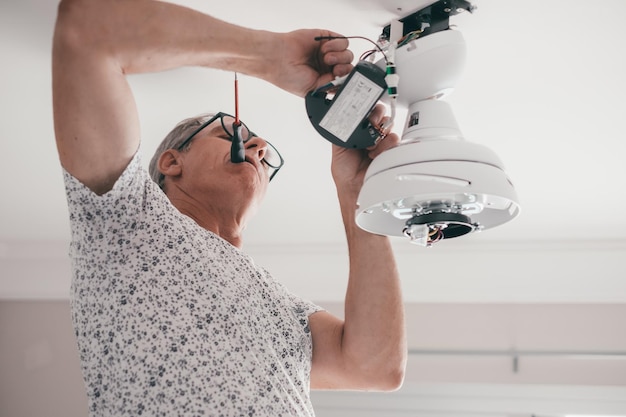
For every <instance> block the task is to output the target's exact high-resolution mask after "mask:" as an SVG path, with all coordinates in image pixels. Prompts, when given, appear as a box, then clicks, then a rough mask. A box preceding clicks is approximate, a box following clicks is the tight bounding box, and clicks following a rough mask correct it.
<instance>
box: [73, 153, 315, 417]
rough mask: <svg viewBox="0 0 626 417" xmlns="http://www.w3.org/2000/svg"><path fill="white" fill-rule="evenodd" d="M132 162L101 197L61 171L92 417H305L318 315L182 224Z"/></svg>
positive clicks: (226, 247) (244, 258)
mask: <svg viewBox="0 0 626 417" xmlns="http://www.w3.org/2000/svg"><path fill="white" fill-rule="evenodd" d="M140 155H141V152H137V154H136V155H135V157H134V158H133V159H132V161H131V162H130V163H129V165H128V167H127V168H126V169H125V171H124V172H123V174H122V175H121V177H120V178H119V179H118V181H117V182H116V184H115V186H114V187H113V189H112V190H111V191H109V192H108V193H106V194H104V195H102V196H97V195H96V194H94V193H93V192H92V191H90V190H89V189H88V188H86V187H85V186H84V185H83V184H81V183H80V182H79V181H78V180H77V179H76V178H74V177H72V176H71V175H70V174H69V173H67V172H66V171H64V179H65V184H66V191H67V200H68V205H69V211H70V224H71V231H72V242H71V244H70V257H71V259H72V267H73V277H72V285H71V311H72V320H73V323H74V328H75V333H76V338H77V342H78V348H79V353H80V360H81V366H82V372H83V377H84V380H85V384H86V389H87V395H88V400H89V410H90V416H92V417H94V416H140V415H145V416H272V417H276V416H313V415H314V412H313V407H312V405H311V401H310V398H309V386H310V384H309V380H310V367H311V356H312V342H311V334H310V331H309V327H308V316H309V315H310V314H312V313H314V312H316V311H318V310H320V308H319V307H317V306H315V305H313V304H312V303H310V302H307V301H304V300H302V299H299V298H297V297H295V296H294V295H292V294H291V293H290V292H288V291H287V290H286V289H285V288H284V287H283V286H282V285H281V284H280V283H278V282H277V281H276V280H275V279H273V278H272V276H271V275H270V274H269V273H268V272H267V271H266V270H265V269H263V268H261V267H259V266H257V265H255V263H254V261H253V260H252V258H250V257H249V256H248V255H246V254H245V253H243V252H242V251H240V250H239V249H237V248H236V247H234V246H232V245H231V244H230V243H228V242H227V241H225V240H223V239H221V238H220V237H219V236H217V235H215V234H213V233H211V232H209V231H207V230H205V229H203V228H201V227H199V226H198V225H197V224H196V223H195V222H194V221H193V220H192V219H191V218H189V217H187V216H185V215H183V214H181V213H180V212H179V211H178V210H177V209H176V208H175V207H174V206H172V205H171V203H170V202H169V200H168V199H167V197H166V196H165V194H164V193H163V192H162V191H161V190H160V189H159V187H158V186H157V185H156V184H154V182H153V181H152V180H151V179H150V177H149V175H148V173H147V171H146V170H145V169H144V168H143V167H142V162H141V156H140Z"/></svg>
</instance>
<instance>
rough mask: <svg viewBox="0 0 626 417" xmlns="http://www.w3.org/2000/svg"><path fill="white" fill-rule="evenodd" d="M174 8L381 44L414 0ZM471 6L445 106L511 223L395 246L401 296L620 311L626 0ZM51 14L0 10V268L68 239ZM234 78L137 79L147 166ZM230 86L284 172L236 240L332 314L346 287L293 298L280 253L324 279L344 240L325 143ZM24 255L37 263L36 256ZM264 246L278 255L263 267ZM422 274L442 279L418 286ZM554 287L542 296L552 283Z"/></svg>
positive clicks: (296, 106) (297, 115) (269, 103)
mask: <svg viewBox="0 0 626 417" xmlns="http://www.w3.org/2000/svg"><path fill="white" fill-rule="evenodd" d="M180 3H183V4H187V5H189V6H191V7H194V8H198V9H200V10H203V11H205V12H207V13H211V14H213V15H215V16H217V17H219V18H223V19H225V20H229V21H232V22H237V23H239V24H241V25H245V26H249V27H254V28H263V29H271V30H277V31H286V30H291V29H297V28H301V27H325V28H328V29H332V30H335V31H337V32H341V33H343V34H345V35H362V36H367V37H370V38H376V37H377V36H378V34H379V33H380V31H381V29H382V27H383V26H384V25H385V24H386V23H388V22H389V21H390V19H392V18H393V17H394V12H395V13H397V15H400V16H402V15H404V14H405V11H408V10H412V9H414V8H415V5H416V4H420V3H423V2H420V1H417V0H414V1H408V0H406V1H401V0H393V1H385V2H381V1H380V0H367V1H363V0H346V1H343V2H338V1H335V0H332V1H331V0H318V1H315V2H293V1H288V0H271V1H264V2H253V1H246V0H231V1H229V2H200V1H192V0H185V1H181V2H180ZM476 4H477V5H478V10H477V11H476V12H475V13H474V14H471V15H470V14H468V13H464V14H461V15H458V16H456V17H455V18H453V20H452V23H453V24H455V25H456V26H457V28H458V29H459V30H460V31H461V32H462V33H463V34H464V36H465V39H466V42H467V46H468V61H467V67H466V69H465V71H464V76H463V78H462V80H461V82H460V83H459V85H458V87H457V89H456V91H455V92H454V94H452V95H451V96H450V97H449V98H448V101H449V102H450V103H451V104H452V108H453V110H454V112H455V115H456V117H457V119H458V123H459V125H460V127H461V130H462V131H463V132H464V134H465V137H466V139H467V140H470V141H473V142H476V143H479V144H482V145H486V146H488V147H489V148H491V149H492V150H494V151H495V152H496V153H497V154H498V155H499V156H500V158H501V159H502V160H503V161H504V163H505V165H506V167H507V172H508V174H509V176H510V178H511V179H512V180H513V182H514V184H515V187H516V189H517V192H518V195H519V198H520V202H521V205H522V213H521V215H520V216H519V217H518V218H517V219H515V220H514V221H513V222H511V223H509V224H506V225H504V226H500V227H498V228H496V229H492V230H489V231H486V232H483V233H481V234H476V235H472V236H467V237H462V238H459V239H456V240H451V241H449V242H444V243H442V244H440V245H439V246H436V247H435V248H432V249H429V250H424V249H421V248H417V247H412V246H410V245H408V244H407V243H405V242H404V241H400V240H398V241H397V242H395V243H396V244H397V246H398V248H399V249H398V256H399V258H400V262H401V263H402V265H404V269H403V271H404V272H405V273H404V277H403V279H404V280H405V286H406V294H407V299H408V300H414V301H459V300H461V301H470V302H473V301H552V302H559V301H612V302H615V301H618V302H623V301H626V288H625V285H626V284H624V283H623V282H622V280H621V279H620V277H622V276H624V272H625V270H626V268H625V267H624V263H623V261H622V258H623V256H622V255H623V254H625V253H626V216H624V215H623V212H624V208H625V207H626V192H624V190H626V164H624V163H623V158H624V155H625V154H626V140H625V139H626V135H625V134H624V133H623V131H622V123H621V121H622V119H623V117H624V116H623V113H624V104H623V103H624V97H625V96H626V77H624V74H626V53H625V52H624V51H625V47H624V44H625V41H626V26H625V25H623V22H622V19H623V16H624V15H626V2H624V1H622V0H598V1H594V2H583V1H576V0H575V1H569V2H567V3H565V4H564V3H563V2H556V1H552V2H545V1H540V0H526V1H524V2H520V1H512V0H497V1H496V0H481V1H478V2H476ZM398 8H401V9H402V11H400V12H398V11H397V9H398ZM55 9H56V4H55V2H53V1H49V0H3V1H2V2H0V56H1V57H2V62H3V65H2V66H1V67H0V91H1V93H0V109H2V112H1V114H2V116H1V117H2V122H1V123H0V138H1V142H0V143H1V146H2V151H3V152H2V154H3V155H4V158H5V159H4V161H3V163H2V164H0V178H2V200H3V202H4V204H2V205H0V244H2V245H1V247H2V248H3V250H2V251H0V257H1V258H3V259H5V260H7V259H8V260H11V259H14V258H15V257H17V258H20V259H26V258H28V259H31V260H32V259H35V258H38V257H39V256H40V254H42V253H47V252H48V251H49V250H48V249H46V248H50V247H54V248H55V249H54V250H53V252H54V251H63V256H64V251H65V249H64V247H65V246H64V245H65V243H66V242H67V240H68V237H69V232H68V222H67V213H66V204H65V196H64V190H63V185H62V181H61V172H60V167H59V163H58V160H57V155H56V149H55V146H54V139H53V126H52V111H51V90H50V45H51V35H52V30H53V25H54V18H55V13H56V10H55ZM369 48H370V45H369V44H367V43H365V42H363V41H358V40H356V41H353V42H352V49H353V50H354V51H355V55H356V56H358V55H360V53H361V52H363V51H365V50H367V49H369ZM232 80H233V76H232V74H230V73H224V72H217V71H209V70H206V69H198V68H187V69H182V70H176V71H170V72H167V73H161V74H150V75H141V76H132V77H131V83H132V85H133V88H134V91H135V94H136V99H137V103H138V106H139V109H140V116H141V121H142V129H143V131H142V135H143V151H144V153H145V154H147V155H150V154H151V153H152V151H153V150H154V149H155V147H156V145H157V143H158V142H159V141H160V139H161V138H162V137H163V136H164V135H165V134H166V133H167V132H168V131H169V129H170V128H171V127H172V126H173V125H174V124H175V123H176V122H177V121H179V120H180V119H182V118H184V117H187V116H190V115H195V114H198V113H202V112H206V111H213V110H217V109H221V110H227V111H232V109H233V91H232V90H233V89H232V86H233V84H232ZM239 84H240V101H241V112H242V118H243V119H244V120H245V121H246V123H247V124H248V125H250V126H253V128H254V130H255V131H257V132H258V133H260V134H263V136H265V137H266V138H268V139H270V140H271V141H272V142H273V143H274V144H275V145H276V146H277V147H278V148H279V149H280V150H281V152H282V153H283V154H284V156H285V159H286V166H285V168H283V171H281V173H280V174H279V175H278V176H277V177H276V179H275V180H274V181H273V182H272V184H271V187H270V188H271V190H270V192H269V194H268V198H267V201H266V204H265V206H264V207H263V208H262V210H261V212H260V213H259V215H258V216H257V218H256V219H255V220H254V221H253V223H252V224H251V225H250V226H249V228H248V230H247V234H246V246H247V247H248V249H249V250H250V251H251V252H252V253H254V254H259V256H261V258H263V259H267V260H268V262H270V263H272V262H275V266H274V265H271V266H274V267H275V269H277V270H279V272H282V274H283V277H282V278H283V279H286V280H287V281H289V280H292V281H293V285H294V286H296V287H297V289H301V290H303V291H304V290H307V291H309V290H310V291H312V292H313V294H314V295H315V296H317V295H319V296H320V297H326V298H330V299H332V300H337V299H340V298H341V296H342V292H343V284H337V285H335V286H333V282H334V281H333V282H328V287H324V288H322V289H321V288H320V286H319V285H313V284H307V283H304V284H303V283H302V281H301V280H299V277H298V278H294V277H293V276H292V275H293V273H294V271H295V272H297V271H301V270H302V267H301V265H297V264H296V263H295V262H294V265H295V266H293V267H292V268H291V269H289V268H286V267H284V265H282V264H284V263H285V259H284V257H281V256H279V255H281V254H282V253H284V252H287V253H289V254H291V255H290V256H292V258H293V259H296V258H297V256H296V255H294V254H295V253H298V254H300V255H303V254H304V255H306V256H310V255H311V253H312V252H315V251H317V253H320V254H321V255H320V256H321V258H317V260H311V259H308V258H306V259H308V261H307V262H314V263H317V264H320V262H319V259H321V260H322V261H321V263H323V262H324V261H323V259H324V257H325V256H327V255H328V256H330V255H333V254H334V253H335V252H341V253H342V254H343V243H342V242H343V228H342V226H341V223H340V216H339V213H338V207H337V204H336V202H335V192H334V188H333V184H332V180H331V178H330V175H329V162H330V145H329V143H327V142H326V141H325V140H323V139H322V138H321V137H319V136H318V135H317V134H316V133H315V131H314V130H313V128H312V127H311V126H310V125H309V122H308V120H307V118H306V115H305V111H304V102H303V100H302V99H301V98H298V97H294V96H291V95H289V94H287V93H285V92H282V91H280V90H278V89H276V88H275V87H273V86H270V85H268V84H266V83H263V82H260V81H258V80H255V79H252V78H249V77H240V82H239ZM399 124H400V125H401V123H399ZM145 159H146V160H147V159H149V158H148V156H146V158H145ZM42 242H43V243H42ZM18 243H19V244H18ZM31 243H32V244H33V245H34V244H37V245H39V246H32V247H33V248H39V249H30V248H31V246H29V245H31ZM42 244H43V245H44V246H41V245H42ZM59 247H60V248H62V249H58V248H59ZM15 248H17V249H15ZM42 248H43V249H42ZM273 249H275V251H274V252H275V253H274V258H272V257H271V256H269V255H268V253H269V252H271V251H272V250H273ZM494 251H495V252H494ZM55 253H56V252H55ZM276 253H278V255H276ZM494 253H504V254H505V256H494ZM329 254H330V255H329ZM554 254H558V256H555V255H554ZM304 255H303V256H304ZM275 258H277V259H275ZM302 259H305V258H302ZM416 259H419V262H420V263H419V264H415V260H416ZM451 260H456V262H451ZM338 262H339V263H341V262H342V261H341V260H339V261H338ZM12 265H13V264H12ZM442 265H445V268H442ZM281 268H283V269H282V270H281ZM285 268H286V269H285ZM339 270H340V271H342V270H341V268H340V269H339ZM431 270H432V271H436V274H435V276H436V278H432V276H431V277H430V278H428V279H425V278H423V276H424V275H427V272H428V271H431ZM416 271H417V272H416ZM419 272H424V274H423V275H420V274H419ZM446 272H449V273H446ZM312 275H313V276H315V274H313V273H312ZM548 277H549V278H550V280H551V281H550V282H551V284H549V285H547V286H546V278H548ZM573 277H575V278H577V281H575V284H574V285H572V282H574V281H573V280H572V278H573ZM329 281H332V280H330V279H329ZM20 282H21V283H20V284H19V285H22V286H26V287H25V289H24V288H22V287H20V288H21V290H20V291H22V290H24V291H27V292H28V290H29V288H30V289H33V291H36V289H35V288H34V287H35V286H36V285H35V284H32V285H31V284H24V283H23V280H22V281H20ZM341 282H343V281H341ZM317 284H319V282H317ZM6 285H8V284H6ZM16 285H17V284H16ZM28 285H31V287H28ZM60 285H61V286H60V287H59V288H61V290H58V291H61V292H63V291H65V287H63V285H65V281H62V284H60ZM307 285H309V286H308V287H307ZM58 291H57V293H58ZM520 291H521V292H520ZM9 292H10V291H9ZM5 293H6V292H5ZM57 293H55V294H57ZM520 294H521V295H520Z"/></svg>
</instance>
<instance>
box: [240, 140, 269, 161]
mask: <svg viewBox="0 0 626 417" xmlns="http://www.w3.org/2000/svg"><path fill="white" fill-rule="evenodd" d="M245 147H246V151H248V149H253V152H254V153H255V154H256V155H257V157H258V158H259V161H262V160H263V158H265V154H266V153H267V142H265V140H263V139H261V138H260V137H258V136H254V137H252V138H250V139H249V140H248V141H247V142H246V144H245Z"/></svg>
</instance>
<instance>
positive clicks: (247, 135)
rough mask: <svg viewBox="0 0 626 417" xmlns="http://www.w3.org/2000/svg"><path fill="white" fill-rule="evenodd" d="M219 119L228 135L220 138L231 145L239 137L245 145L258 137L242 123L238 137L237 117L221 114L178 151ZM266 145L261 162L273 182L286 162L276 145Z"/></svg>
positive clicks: (202, 127) (200, 128)
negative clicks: (235, 127)
mask: <svg viewBox="0 0 626 417" xmlns="http://www.w3.org/2000/svg"><path fill="white" fill-rule="evenodd" d="M217 119H220V123H221V124H222V128H223V129H224V132H226V134H227V135H228V138H224V137H221V136H220V138H222V139H226V140H229V141H230V142H231V143H234V142H235V138H236V137H237V136H239V139H238V140H239V141H241V142H243V143H246V142H247V141H249V140H250V139H252V138H254V137H257V135H256V134H255V133H254V132H252V131H251V130H250V129H248V126H246V125H245V124H244V123H242V122H240V124H241V126H240V128H238V129H237V130H238V131H239V132H237V135H236V134H235V131H234V130H233V128H234V125H235V117H234V116H231V115H230V114H227V113H222V112H219V113H217V114H216V115H215V116H213V117H211V118H210V119H209V120H207V121H206V122H204V123H202V124H201V125H200V127H198V128H197V129H196V130H194V131H193V133H192V134H191V135H189V137H188V138H187V139H185V140H184V141H183V142H182V143H181V144H180V145H179V146H178V147H177V148H176V149H177V150H179V151H180V150H183V149H185V147H186V146H187V145H189V142H191V140H192V139H193V138H194V137H195V136H196V135H197V134H198V133H200V131H201V130H202V129H204V128H205V127H207V126H208V125H210V124H211V123H213V122H214V121H216V120H217ZM265 143H267V148H266V150H265V155H263V159H262V160H261V162H263V163H265V165H267V167H268V168H269V172H268V175H269V180H270V181H271V180H272V178H274V176H275V175H276V174H277V173H278V170H279V169H280V168H282V166H283V164H284V163H285V161H284V160H283V157H282V156H281V155H280V153H279V152H278V150H277V149H276V148H275V147H274V145H272V144H271V143H269V142H268V141H265Z"/></svg>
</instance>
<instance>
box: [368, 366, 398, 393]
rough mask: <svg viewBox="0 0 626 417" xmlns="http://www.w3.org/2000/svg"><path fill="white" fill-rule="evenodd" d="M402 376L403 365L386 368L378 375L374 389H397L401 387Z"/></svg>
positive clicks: (388, 390) (385, 390) (387, 390)
mask: <svg viewBox="0 0 626 417" xmlns="http://www.w3.org/2000/svg"><path fill="white" fill-rule="evenodd" d="M404 376H405V367H404V366H403V365H402V366H398V367H396V368H392V369H387V370H386V371H385V372H384V373H382V374H381V375H380V377H379V379H378V382H377V384H376V385H377V387H376V388H375V389H376V390H377V391H383V392H390V391H397V390H399V389H400V388H401V387H402V384H403V382H404Z"/></svg>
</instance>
